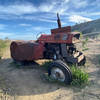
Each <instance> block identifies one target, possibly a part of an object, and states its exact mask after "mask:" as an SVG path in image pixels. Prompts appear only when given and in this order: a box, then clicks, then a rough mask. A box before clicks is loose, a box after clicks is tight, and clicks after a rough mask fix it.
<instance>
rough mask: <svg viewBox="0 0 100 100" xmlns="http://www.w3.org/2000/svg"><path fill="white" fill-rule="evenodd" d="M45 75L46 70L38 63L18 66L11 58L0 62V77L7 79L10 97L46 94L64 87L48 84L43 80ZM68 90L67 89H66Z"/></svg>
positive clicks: (6, 83)
mask: <svg viewBox="0 0 100 100" xmlns="http://www.w3.org/2000/svg"><path fill="white" fill-rule="evenodd" d="M44 73H46V70H45V69H44V68H42V67H40V66H39V65H38V64H37V63H34V64H31V65H26V66H23V65H20V66H18V65H16V64H14V63H13V61H12V59H10V58H9V59H2V60H1V61H0V75H2V76H3V77H4V78H5V81H6V82H5V85H6V86H7V88H8V91H9V92H8V93H9V94H10V95H18V96H25V95H35V94H44V93H49V92H53V91H56V90H58V89H60V88H61V87H63V86H61V85H59V84H56V83H49V82H47V81H46V80H45V79H43V75H44ZM67 88H68V87H65V89H67ZM9 89H10V90H9Z"/></svg>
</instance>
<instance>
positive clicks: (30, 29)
mask: <svg viewBox="0 0 100 100" xmlns="http://www.w3.org/2000/svg"><path fill="white" fill-rule="evenodd" d="M57 12H58V13H59V14H60V19H61V22H62V26H69V25H71V26H72V25H75V24H76V23H83V22H87V21H92V20H96V19H99V18H100V0H0V39H5V38H6V37H8V38H9V39H12V40H35V39H37V36H38V34H50V33H51V32H50V30H51V29H54V28H57V27H58V26H57V16H56V14H57Z"/></svg>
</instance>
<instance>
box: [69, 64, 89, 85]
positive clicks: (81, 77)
mask: <svg viewBox="0 0 100 100" xmlns="http://www.w3.org/2000/svg"><path fill="white" fill-rule="evenodd" d="M71 71H72V82H71V85H78V86H79V85H86V84H88V74H87V73H86V72H84V71H83V70H82V69H79V68H78V67H76V66H72V67H71Z"/></svg>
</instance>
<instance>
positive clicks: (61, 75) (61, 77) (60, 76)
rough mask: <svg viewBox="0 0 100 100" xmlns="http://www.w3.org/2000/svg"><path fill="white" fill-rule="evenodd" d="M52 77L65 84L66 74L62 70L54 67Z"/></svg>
mask: <svg viewBox="0 0 100 100" xmlns="http://www.w3.org/2000/svg"><path fill="white" fill-rule="evenodd" d="M51 77H52V78H53V79H55V80H58V81H61V82H64V80H65V74H64V72H63V71H62V70H61V69H60V68H57V67H54V68H52V69H51Z"/></svg>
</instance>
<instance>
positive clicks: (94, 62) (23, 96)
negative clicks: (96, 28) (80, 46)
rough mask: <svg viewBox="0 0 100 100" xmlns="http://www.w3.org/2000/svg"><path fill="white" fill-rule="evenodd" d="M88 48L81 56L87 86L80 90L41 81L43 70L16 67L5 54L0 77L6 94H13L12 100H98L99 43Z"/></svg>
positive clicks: (99, 85) (34, 66)
mask: <svg viewBox="0 0 100 100" xmlns="http://www.w3.org/2000/svg"><path fill="white" fill-rule="evenodd" d="M88 48H89V50H87V51H84V53H85V54H86V57H87V64H86V66H88V67H86V68H85V70H86V71H87V72H88V73H89V76H90V78H89V80H90V84H89V85H88V86H86V87H84V88H82V89H80V88H79V87H78V88H77V87H70V86H66V87H65V86H61V85H58V84H57V83H55V84H54V83H48V82H46V81H44V80H43V78H42V76H43V73H44V70H43V69H42V68H39V66H38V65H37V64H35V65H31V66H27V67H25V68H24V66H22V68H20V69H19V68H16V67H15V65H14V64H12V59H11V58H10V56H9V51H7V52H6V53H5V56H4V58H3V60H1V61H0V76H3V77H4V78H5V81H6V85H7V87H8V88H9V89H10V92H9V95H10V96H12V95H15V97H14V98H13V100H14V99H15V100H100V62H99V60H98V57H99V59H100V40H98V41H91V42H89V43H88ZM7 54H8V56H7Z"/></svg>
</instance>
